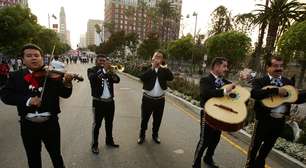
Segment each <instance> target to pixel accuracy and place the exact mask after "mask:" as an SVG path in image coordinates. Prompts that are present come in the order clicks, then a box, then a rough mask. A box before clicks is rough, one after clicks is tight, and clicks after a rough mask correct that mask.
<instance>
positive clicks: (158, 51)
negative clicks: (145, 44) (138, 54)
mask: <svg viewBox="0 0 306 168" xmlns="http://www.w3.org/2000/svg"><path fill="white" fill-rule="evenodd" d="M155 53H160V54H162V55H163V58H166V56H167V55H166V53H165V52H164V51H162V50H160V49H159V50H156V51H155V52H154V54H155Z"/></svg>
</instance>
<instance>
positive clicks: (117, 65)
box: [111, 64, 124, 72]
mask: <svg viewBox="0 0 306 168" xmlns="http://www.w3.org/2000/svg"><path fill="white" fill-rule="evenodd" d="M111 67H112V69H114V70H116V71H118V72H123V71H124V66H123V65H121V64H115V65H113V64H112V65H111Z"/></svg>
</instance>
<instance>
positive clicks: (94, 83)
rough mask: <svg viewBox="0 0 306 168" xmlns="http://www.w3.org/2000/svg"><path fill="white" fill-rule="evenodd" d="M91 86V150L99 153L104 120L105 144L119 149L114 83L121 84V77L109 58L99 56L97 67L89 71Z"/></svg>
mask: <svg viewBox="0 0 306 168" xmlns="http://www.w3.org/2000/svg"><path fill="white" fill-rule="evenodd" d="M87 75H88V79H89V81H90V86H91V95H92V101H93V114H94V121H93V131H92V132H93V136H92V138H93V139H92V144H91V150H92V152H93V153H94V154H98V153H99V148H98V142H99V141H98V138H99V130H100V127H101V124H102V120H103V118H104V119H105V132H106V137H105V143H106V145H107V146H110V147H115V148H117V147H119V145H118V144H115V143H114V140H113V120H114V114H115V103H114V99H113V98H114V83H119V82H120V78H119V76H118V75H117V74H116V73H115V72H113V69H112V67H111V65H110V62H109V60H108V58H107V57H106V56H105V55H103V54H99V55H97V58H96V66H94V67H92V68H89V69H88V70H87Z"/></svg>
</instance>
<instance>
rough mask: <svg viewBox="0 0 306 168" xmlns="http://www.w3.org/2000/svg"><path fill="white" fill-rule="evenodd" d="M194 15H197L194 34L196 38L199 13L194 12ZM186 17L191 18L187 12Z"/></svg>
mask: <svg viewBox="0 0 306 168" xmlns="http://www.w3.org/2000/svg"><path fill="white" fill-rule="evenodd" d="M192 16H195V25H194V34H193V38H194V40H195V39H196V33H197V23H198V13H197V12H193V14H192ZM186 18H190V16H189V14H187V16H186Z"/></svg>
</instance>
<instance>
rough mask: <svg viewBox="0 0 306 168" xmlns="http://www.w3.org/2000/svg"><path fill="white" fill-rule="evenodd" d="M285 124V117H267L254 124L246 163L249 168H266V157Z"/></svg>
mask: <svg viewBox="0 0 306 168" xmlns="http://www.w3.org/2000/svg"><path fill="white" fill-rule="evenodd" d="M284 125H285V119H283V118H281V119H275V118H272V117H265V118H263V119H261V120H257V121H256V122H255V126H254V133H253V135H252V140H251V144H250V147H249V152H248V159H247V163H246V167H247V168H264V167H265V159H266V157H267V156H268V154H269V152H270V151H271V150H272V148H273V146H274V144H275V142H276V140H277V138H278V137H279V136H280V134H281V131H282V130H283V128H284Z"/></svg>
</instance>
